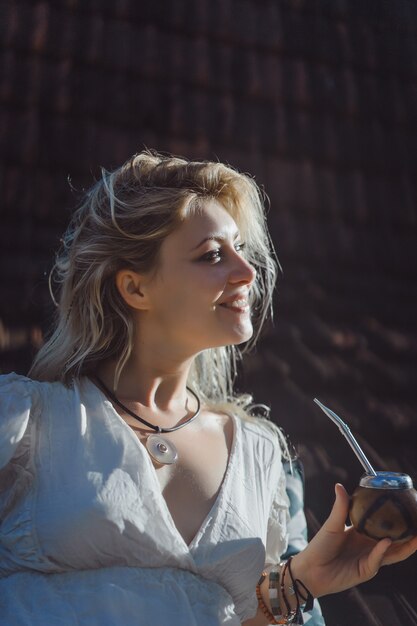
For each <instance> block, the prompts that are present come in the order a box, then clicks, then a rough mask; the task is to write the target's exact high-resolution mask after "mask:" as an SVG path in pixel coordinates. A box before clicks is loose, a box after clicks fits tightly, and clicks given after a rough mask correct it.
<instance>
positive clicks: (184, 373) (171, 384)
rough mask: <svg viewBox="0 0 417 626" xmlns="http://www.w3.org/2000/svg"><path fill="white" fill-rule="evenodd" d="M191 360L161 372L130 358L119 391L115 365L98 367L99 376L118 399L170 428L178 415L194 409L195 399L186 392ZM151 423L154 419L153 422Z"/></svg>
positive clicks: (110, 362)
mask: <svg viewBox="0 0 417 626" xmlns="http://www.w3.org/2000/svg"><path fill="white" fill-rule="evenodd" d="M191 364H192V360H190V361H189V362H186V363H183V364H182V366H180V367H177V368H171V369H167V368H165V369H164V370H162V369H161V368H155V367H151V366H149V365H148V366H145V367H138V364H137V362H136V361H135V360H133V359H130V360H129V362H128V363H127V364H126V366H125V367H124V369H123V371H122V373H121V375H120V378H119V381H118V385H117V388H116V389H114V375H115V370H116V363H115V362H113V361H106V362H105V363H103V364H101V365H100V367H98V368H97V375H98V376H99V378H100V379H101V380H102V381H103V383H104V384H105V385H106V387H108V388H109V389H110V390H111V391H112V392H113V393H114V394H115V395H116V396H117V398H118V399H119V400H120V401H121V402H123V403H124V404H126V405H127V406H129V408H133V410H134V411H136V412H138V413H139V414H143V415H144V417H146V416H148V417H149V418H152V416H154V415H158V419H162V420H163V421H164V422H166V425H167V426H169V425H171V422H173V423H176V422H177V421H178V415H179V414H182V415H184V414H186V413H187V412H188V411H193V410H195V407H194V404H195V402H194V400H193V399H191V398H190V397H189V394H188V392H187V388H186V387H187V379H188V374H189V370H190V367H191ZM151 421H152V419H151Z"/></svg>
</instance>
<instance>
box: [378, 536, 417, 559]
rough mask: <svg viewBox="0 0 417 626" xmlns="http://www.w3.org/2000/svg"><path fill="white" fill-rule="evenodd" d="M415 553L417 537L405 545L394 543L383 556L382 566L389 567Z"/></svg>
mask: <svg viewBox="0 0 417 626" xmlns="http://www.w3.org/2000/svg"><path fill="white" fill-rule="evenodd" d="M416 551H417V537H413V539H410V540H409V541H407V542H406V543H396V544H394V545H393V546H392V547H391V550H390V551H389V552H388V553H387V554H385V556H384V559H383V561H382V565H391V564H392V563H398V562H399V561H404V560H405V559H408V557H409V556H411V555H412V554H414V553H415V552H416Z"/></svg>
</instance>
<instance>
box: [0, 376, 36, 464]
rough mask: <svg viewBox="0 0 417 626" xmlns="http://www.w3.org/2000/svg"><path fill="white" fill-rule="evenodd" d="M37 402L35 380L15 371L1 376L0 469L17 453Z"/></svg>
mask: <svg viewBox="0 0 417 626" xmlns="http://www.w3.org/2000/svg"><path fill="white" fill-rule="evenodd" d="M37 404H38V402H37V392H36V383H35V382H34V381H32V380H30V379H29V378H26V377H24V376H19V375H18V374H15V373H14V372H13V373H12V374H6V375H4V376H0V469H1V468H3V467H5V466H6V465H7V464H8V463H9V462H10V461H11V459H12V458H13V456H14V454H15V453H16V451H17V448H18V446H19V444H20V442H21V441H22V439H23V437H24V435H25V433H26V430H27V427H28V423H29V418H30V415H31V413H33V412H34V411H35V410H36V409H37Z"/></svg>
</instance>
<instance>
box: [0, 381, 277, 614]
mask: <svg viewBox="0 0 417 626" xmlns="http://www.w3.org/2000/svg"><path fill="white" fill-rule="evenodd" d="M233 424H234V439H233V444H232V449H231V452H230V457H229V461H228V466H227V470H226V473H225V476H224V479H223V483H222V486H221V488H220V491H219V494H218V496H217V499H216V501H215V503H214V505H213V507H212V509H211V510H210V512H209V514H208V515H207V517H206V519H205V520H204V522H203V524H202V526H201V527H200V529H199V531H198V533H197V535H196V536H195V537H194V539H193V540H192V542H191V544H190V545H187V544H186V543H185V541H184V539H183V538H182V536H181V535H180V533H179V532H178V530H177V528H176V526H175V524H174V522H173V519H172V517H171V515H170V512H169V509H168V507H167V505H166V502H165V500H164V498H163V495H162V493H161V489H160V485H159V481H158V478H157V475H156V472H155V469H154V467H153V465H152V462H151V460H150V458H149V456H148V453H147V451H146V449H145V448H144V446H143V445H142V444H141V443H140V441H139V440H138V439H137V437H136V435H135V434H134V433H133V432H132V431H131V429H130V428H129V426H127V424H126V423H125V422H124V421H123V419H122V418H121V417H120V416H119V415H118V413H117V412H116V411H115V410H114V408H113V406H112V404H111V403H110V402H109V401H108V400H107V399H106V398H105V396H104V395H103V394H102V392H101V391H100V390H99V389H98V388H97V387H96V386H95V385H94V384H93V383H92V382H91V381H90V380H89V379H88V378H82V379H80V380H78V381H75V382H74V384H73V386H72V387H70V388H67V387H65V386H64V385H62V384H61V383H40V382H37V381H33V380H30V379H28V378H25V377H23V376H19V375H17V374H9V375H6V376H0V468H1V469H0V624H2V626H6V625H7V626H8V625H10V626H12V625H13V626H29V625H30V626H45V625H46V624H47V625H48V626H80V625H81V624H82V625H83V626H149V625H150V624H155V625H157V626H168V625H170V626H174V625H175V626H194V625H195V626H217V625H219V624H227V625H228V626H238V625H239V624H241V622H242V621H244V620H245V619H248V618H250V617H252V616H253V615H254V614H255V613H256V609H257V600H256V595H255V587H256V583H257V581H258V579H259V576H260V573H261V571H262V570H263V569H264V567H265V566H268V564H272V563H276V562H277V561H278V560H279V558H280V555H281V554H282V553H283V552H285V549H286V545H287V520H288V499H287V496H286V493H285V476H284V472H283V467H282V463H281V453H280V447H279V442H278V439H277V437H276V435H275V433H274V431H273V429H272V428H271V427H269V426H268V425H267V424H265V423H264V421H263V420H259V421H243V420H241V419H240V418H237V417H236V416H233Z"/></svg>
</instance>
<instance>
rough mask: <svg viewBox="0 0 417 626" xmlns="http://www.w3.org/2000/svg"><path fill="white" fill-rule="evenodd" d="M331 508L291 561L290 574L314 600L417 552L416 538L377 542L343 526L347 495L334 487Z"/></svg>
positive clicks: (370, 575) (355, 583)
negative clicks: (304, 586) (395, 541)
mask: <svg viewBox="0 0 417 626" xmlns="http://www.w3.org/2000/svg"><path fill="white" fill-rule="evenodd" d="M335 492H336V500H335V503H334V505H333V509H332V511H331V513H330V515H329V517H328V518H327V520H326V521H325V523H324V524H323V526H322V527H321V529H320V530H319V532H318V533H317V534H316V535H315V537H314V538H313V539H312V540H311V541H310V543H309V544H308V546H307V547H306V548H305V549H304V550H303V551H302V552H300V553H299V554H297V555H296V556H295V557H294V558H293V564H292V565H293V573H294V576H295V577H296V578H300V580H301V581H302V582H303V583H304V584H305V585H306V586H307V588H308V589H309V590H310V592H311V593H312V594H313V596H314V597H316V598H318V597H320V596H323V595H326V594H329V593H335V592H337V591H343V590H345V589H349V588H350V587H354V586H355V585H358V584H360V583H363V582H365V581H367V580H370V579H371V578H373V577H374V576H375V575H376V574H377V572H378V570H379V568H380V567H381V566H382V565H390V564H392V563H397V562H398V561H403V560H404V559H406V558H408V557H409V556H410V555H411V554H413V553H414V552H415V551H416V550H417V537H413V538H412V539H410V540H408V541H406V542H404V543H393V542H392V541H391V540H390V539H381V540H380V541H378V542H376V541H374V540H373V539H370V538H369V537H366V536H365V535H362V534H360V533H358V532H357V531H356V530H355V528H354V527H353V526H350V527H348V528H347V527H345V520H346V517H347V514H348V510H349V496H348V494H347V493H346V490H345V488H344V487H343V486H342V485H340V484H337V485H336V487H335Z"/></svg>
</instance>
